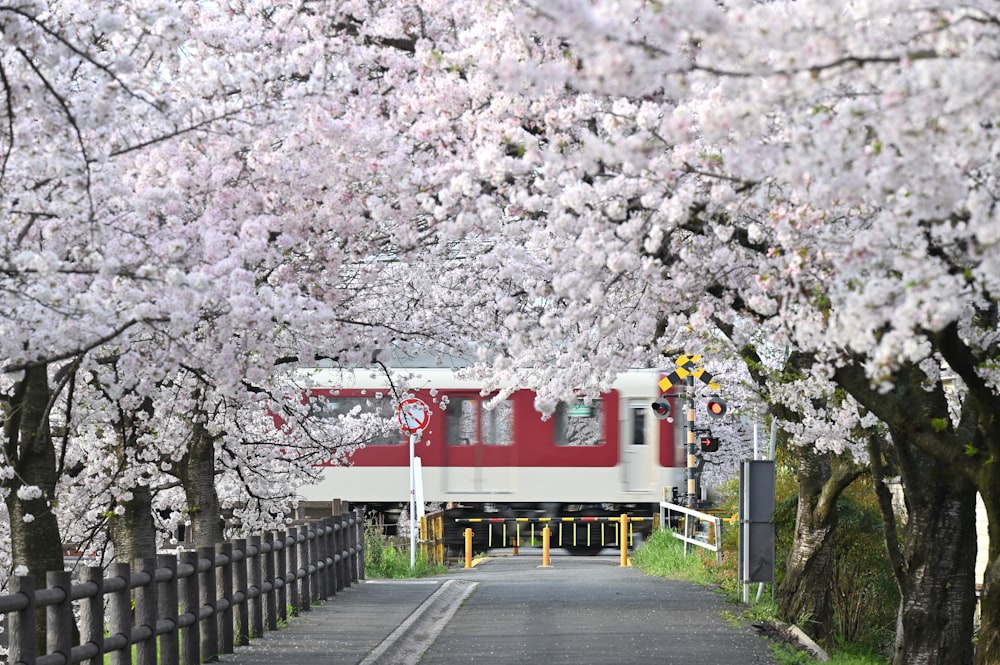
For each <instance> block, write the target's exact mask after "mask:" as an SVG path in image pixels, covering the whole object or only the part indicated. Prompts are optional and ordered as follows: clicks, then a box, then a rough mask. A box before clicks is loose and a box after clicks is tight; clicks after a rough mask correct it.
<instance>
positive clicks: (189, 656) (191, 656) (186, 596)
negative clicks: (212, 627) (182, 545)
mask: <svg viewBox="0 0 1000 665" xmlns="http://www.w3.org/2000/svg"><path fill="white" fill-rule="evenodd" d="M200 559H201V557H200V556H199V554H198V552H195V551H187V552H182V553H181V555H180V564H179V565H178V566H177V576H178V577H179V578H180V579H179V580H178V581H180V582H181V585H182V586H181V590H180V597H181V613H182V614H183V615H184V616H185V617H187V616H188V615H190V616H191V623H189V624H187V625H186V626H185V627H183V628H181V634H180V643H181V665H201V662H202V660H201V645H202V639H201V622H200V619H199V613H200V611H201V591H200V590H199V588H198V587H199V584H198V581H199V577H200V573H199V572H198V565H199V564H198V562H199V560H200ZM182 567H183V570H181V568H182ZM188 568H190V569H191V571H190V573H189V574H188V575H186V576H184V577H181V575H182V574H183V573H187V572H188V571H187V569H188Z"/></svg>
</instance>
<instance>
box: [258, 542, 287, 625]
mask: <svg viewBox="0 0 1000 665" xmlns="http://www.w3.org/2000/svg"><path fill="white" fill-rule="evenodd" d="M262 549H263V550H264V561H263V563H264V583H265V584H266V583H268V582H270V583H271V590H270V591H269V592H268V593H267V595H266V596H265V597H264V630H278V596H279V589H278V578H277V573H276V572H275V570H274V562H275V561H276V560H277V554H276V552H277V545H276V543H275V539H274V531H268V532H267V533H265V534H264V543H263V545H262ZM283 574H284V573H282V575H283Z"/></svg>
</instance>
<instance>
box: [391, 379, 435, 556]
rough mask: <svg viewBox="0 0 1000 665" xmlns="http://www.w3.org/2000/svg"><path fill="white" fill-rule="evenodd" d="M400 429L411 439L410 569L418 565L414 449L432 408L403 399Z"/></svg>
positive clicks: (398, 407) (400, 412) (413, 399)
mask: <svg viewBox="0 0 1000 665" xmlns="http://www.w3.org/2000/svg"><path fill="white" fill-rule="evenodd" d="M396 417H397V418H398V419H399V426H400V429H402V430H403V432H405V433H406V434H408V435H409V439H410V569H411V570H412V569H413V568H415V567H416V565H417V465H416V462H415V459H414V458H415V454H414V449H415V448H416V445H417V441H419V440H420V435H421V433H422V432H423V431H424V429H426V428H427V425H428V424H429V423H430V421H431V409H430V407H429V406H427V404H426V403H425V402H423V401H422V400H419V399H417V398H416V397H408V398H406V399H404V400H402V401H401V402H400V403H399V405H398V406H397V407H396Z"/></svg>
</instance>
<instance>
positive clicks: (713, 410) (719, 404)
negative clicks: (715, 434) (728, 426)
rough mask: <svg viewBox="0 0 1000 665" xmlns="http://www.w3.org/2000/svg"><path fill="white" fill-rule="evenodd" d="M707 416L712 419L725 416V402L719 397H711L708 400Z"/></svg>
mask: <svg viewBox="0 0 1000 665" xmlns="http://www.w3.org/2000/svg"><path fill="white" fill-rule="evenodd" d="M707 409H708V415H710V416H712V417H713V418H720V417H722V416H724V415H725V414H726V400H724V399H722V398H721V397H713V398H711V399H710V400H708V404H707Z"/></svg>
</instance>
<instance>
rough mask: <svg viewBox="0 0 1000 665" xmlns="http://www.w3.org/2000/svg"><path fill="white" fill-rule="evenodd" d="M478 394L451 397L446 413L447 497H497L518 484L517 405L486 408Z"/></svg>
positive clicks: (500, 404)
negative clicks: (515, 444) (515, 433)
mask: <svg viewBox="0 0 1000 665" xmlns="http://www.w3.org/2000/svg"><path fill="white" fill-rule="evenodd" d="M485 401H486V400H485V399H484V398H481V397H479V396H478V395H461V394H457V395H450V396H449V404H448V408H447V410H446V411H445V426H444V429H445V436H444V451H443V456H442V457H443V460H444V469H443V478H442V480H443V483H444V487H443V489H444V491H445V493H446V494H496V493H504V492H510V491H511V489H512V488H513V485H514V471H515V469H514V448H513V442H514V439H513V423H514V416H513V406H512V402H511V401H510V400H507V401H503V402H500V403H499V404H497V405H495V406H494V407H493V408H492V409H486V408H485Z"/></svg>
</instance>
